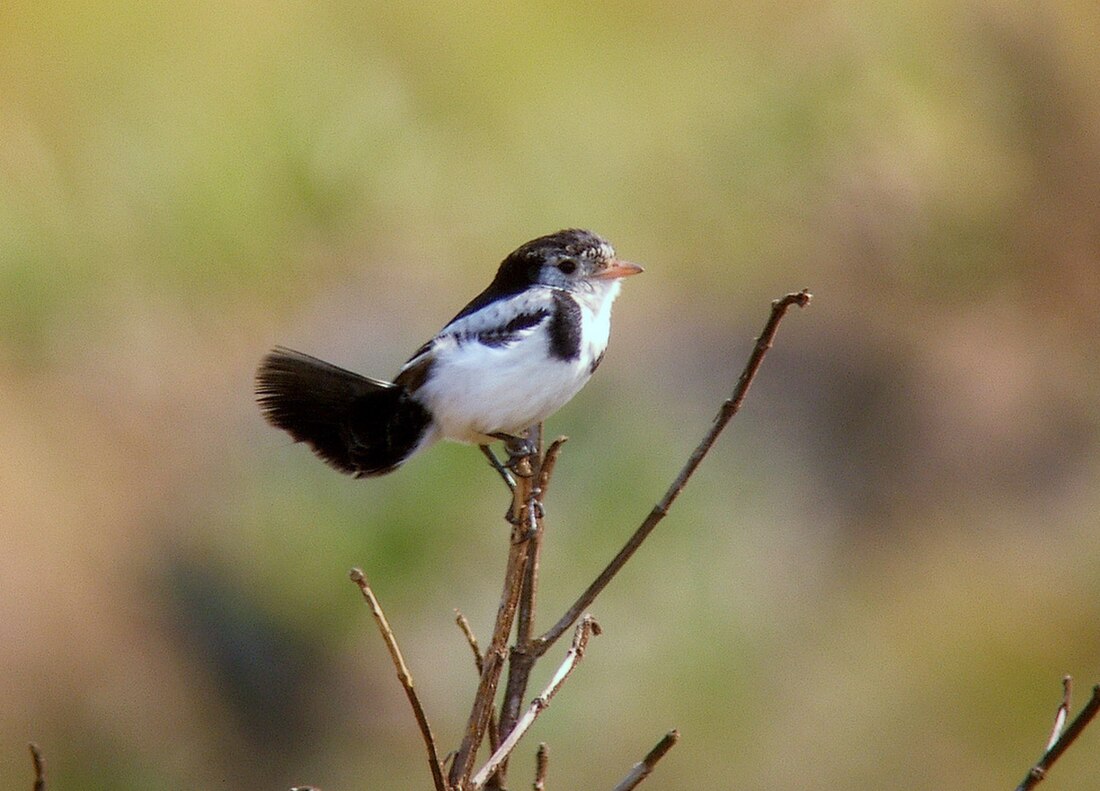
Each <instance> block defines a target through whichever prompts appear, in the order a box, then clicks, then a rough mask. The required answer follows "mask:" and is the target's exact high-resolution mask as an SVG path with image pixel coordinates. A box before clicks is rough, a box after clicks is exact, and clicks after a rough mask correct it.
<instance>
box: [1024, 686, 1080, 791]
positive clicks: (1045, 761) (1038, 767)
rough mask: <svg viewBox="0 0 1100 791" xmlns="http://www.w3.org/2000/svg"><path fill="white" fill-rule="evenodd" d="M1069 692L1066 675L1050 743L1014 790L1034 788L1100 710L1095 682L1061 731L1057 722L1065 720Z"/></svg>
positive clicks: (1026, 790)
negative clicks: (1090, 692) (1072, 718)
mask: <svg viewBox="0 0 1100 791" xmlns="http://www.w3.org/2000/svg"><path fill="white" fill-rule="evenodd" d="M1069 693H1070V681H1069V676H1066V677H1065V678H1063V679H1062V703H1061V704H1060V705H1059V706H1058V712H1057V714H1055V717H1054V731H1053V733H1052V735H1051V743H1050V744H1049V745H1048V747H1047V750H1046V752H1045V753H1043V757H1042V758H1040V759H1039V762H1038V763H1037V764H1035V766H1033V767H1031V769H1029V770H1028V772H1027V776H1026V777H1025V778H1024V779H1023V780H1022V781H1021V782H1020V785H1018V786H1017V787H1016V791H1030V789H1032V788H1035V786H1037V785H1038V784H1039V783H1040V781H1042V780H1043V779H1044V778H1046V775H1047V772H1049V771H1050V767H1052V766H1054V763H1055V762H1056V761H1057V760H1058V759H1059V758H1061V757H1062V753H1064V752H1065V751H1066V750H1068V749H1069V748H1070V746H1071V745H1072V744H1073V743H1074V742H1075V741H1077V737H1078V736H1080V735H1081V732H1082V731H1083V730H1085V728H1087V727H1088V725H1089V723H1090V722H1092V720H1093V718H1094V717H1095V716H1096V714H1097V712H1100V684H1097V685H1095V686H1094V687H1093V688H1092V697H1091V698H1089V702H1088V703H1086V704H1085V707H1084V708H1083V709H1081V711H1080V712H1078V714H1077V716H1076V717H1075V718H1074V720H1073V722H1071V723H1070V724H1069V727H1068V728H1066V729H1065V730H1064V731H1063V730H1062V729H1061V727H1060V726H1059V723H1064V722H1065V720H1066V716H1067V714H1068V712H1069Z"/></svg>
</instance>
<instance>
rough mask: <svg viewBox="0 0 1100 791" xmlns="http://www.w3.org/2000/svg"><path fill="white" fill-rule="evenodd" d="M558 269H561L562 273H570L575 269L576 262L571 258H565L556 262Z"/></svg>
mask: <svg viewBox="0 0 1100 791" xmlns="http://www.w3.org/2000/svg"><path fill="white" fill-rule="evenodd" d="M558 269H560V270H561V272H562V274H565V275H571V274H573V273H574V272H576V271H577V262H576V261H574V260H573V259H572V258H566V259H565V260H564V261H562V262H560V263H559V264H558Z"/></svg>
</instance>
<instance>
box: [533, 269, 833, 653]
mask: <svg viewBox="0 0 1100 791" xmlns="http://www.w3.org/2000/svg"><path fill="white" fill-rule="evenodd" d="M811 296H812V295H811V294H810V292H809V291H806V290H802V291H799V292H798V293H793V294H787V295H786V296H785V297H782V298H781V299H777V300H775V301H774V302H772V311H771V315H770V316H769V317H768V321H767V323H766V324H765V325H764V329H763V331H762V332H761V333H760V337H759V338H757V339H756V345H755V346H754V347H753V350H752V354H751V355H750V356H749V361H748V363H746V364H745V369H744V370H743V371H742V372H741V376H740V378H739V379H738V380H737V385H736V386H735V387H734V389H733V393H732V394H731V395H730V397H729V398H728V399H727V400H726V401H725V402H724V403H723V404H722V407H721V409H720V410H719V411H718V414H717V415H716V416H715V418H714V424H713V425H712V426H711V427H710V430H709V431H708V432H707V433H706V435H705V436H704V437H703V439H702V441H700V443H699V445H698V446H697V447H696V448H695V450H694V451H693V452H692V454H691V456H690V457H689V458H688V460H687V462H686V463H685V464H684V466H683V469H681V470H680V474H679V475H677V476H676V480H674V481H673V482H672V485H671V486H669V488H668V491H666V492H665V496H664V497H662V498H661V501H660V502H659V503H657V505H655V506H653V510H652V511H650V512H649V516H647V517H646V518H645V521H643V522H642V524H641V525H639V526H638V529H637V530H635V531H634V534H633V535H632V536H631V537H630V538H629V539H628V540H627V542H626V544H625V545H624V546H623V548H622V549H620V550H619V554H617V555H616V556H615V557H614V558H613V559H612V560H611V562H610V563H608V564H607V567H606V568H604V570H603V571H601V572H600V575H599V576H598V577H596V579H595V581H594V582H593V583H592V584H591V585H589V586H588V588H587V589H586V590H585V591H584V593H582V594H581V595H580V597H579V598H578V599H577V600H576V601H575V602H574V603H573V605H572V606H571V607H570V608H569V609H568V610H567V611H566V613H565V615H563V616H562V617H561V618H560V619H559V620H558V622H557V623H556V624H554V625H553V626H552V627H550V629H548V630H547V631H546V632H545V633H544V634H543V635H542V636H541V637H538V638H535V639H534V640H533V641H532V642H531V650H532V652H533V653H534V655H535V656H536V657H539V656H542V655H543V654H544V653H546V651H547V650H548V649H549V648H550V646H552V645H553V644H554V643H555V642H556V641H557V640H558V638H560V637H561V636H562V634H564V633H565V631H566V630H567V629H569V627H570V626H572V625H573V623H574V622H575V621H576V620H577V618H579V617H580V616H581V613H583V612H584V611H585V610H587V609H588V608H589V606H591V604H592V602H593V601H594V600H595V598H596V597H597V596H599V595H600V592H601V591H603V589H604V588H606V587H607V584H608V583H609V582H611V580H612V579H613V578H614V577H615V575H616V574H618V573H619V570H620V569H622V567H623V566H624V565H625V564H626V562H627V561H628V560H630V558H631V556H632V555H633V554H634V553H635V552H636V551H637V549H638V547H640V546H641V545H642V542H643V541H645V540H646V538H648V536H649V534H650V533H652V532H653V528H655V527H656V526H657V525H658V524H659V523H660V521H661V520H662V519H664V518H665V516H666V515H667V514H668V510H669V508H670V507H671V506H672V503H673V502H674V501H675V500H676V498H677V497H679V495H680V492H682V491H683V489H684V486H686V485H687V482H688V480H689V479H690V478H691V476H692V474H693V473H694V472H695V470H696V468H697V467H698V466H699V464H700V463H701V462H702V461H703V459H704V457H706V455H707V453H708V452H709V451H710V449H711V447H712V446H713V445H714V442H715V440H717V439H718V435H719V434H721V433H722V429H724V428H725V427H726V424H728V423H729V422H730V420H731V419H732V418H733V416H734V415H736V414H737V411H738V410H739V409H740V408H741V403H742V402H743V401H744V400H745V395H746V394H747V393H748V391H749V386H750V385H751V384H752V380H753V378H754V377H755V376H756V372H757V371H758V370H759V369H760V364H761V363H762V362H763V361H764V355H765V354H767V352H768V349H770V348H771V345H772V341H773V340H774V338H775V333H776V331H777V330H778V329H779V322H780V321H782V319H783V316H784V315H786V313H787V309H788V308H790V307H791V305H798V306H799V307H805V306H806V305H807V304H809V302H810V299H811Z"/></svg>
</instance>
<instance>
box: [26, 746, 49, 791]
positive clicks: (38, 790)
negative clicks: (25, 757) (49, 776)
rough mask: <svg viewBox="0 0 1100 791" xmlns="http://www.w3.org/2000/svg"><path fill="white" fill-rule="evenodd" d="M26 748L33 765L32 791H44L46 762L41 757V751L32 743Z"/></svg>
mask: <svg viewBox="0 0 1100 791" xmlns="http://www.w3.org/2000/svg"><path fill="white" fill-rule="evenodd" d="M27 746H28V747H29V748H30V750H31V762H32V763H33V764H34V791H46V761H45V759H44V758H43V757H42V751H41V750H40V749H38V745H37V744H35V743H34V742H31V743H30V744H29V745H27Z"/></svg>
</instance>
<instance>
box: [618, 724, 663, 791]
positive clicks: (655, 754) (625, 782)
mask: <svg viewBox="0 0 1100 791" xmlns="http://www.w3.org/2000/svg"><path fill="white" fill-rule="evenodd" d="M679 740H680V732H679V731H676V730H672V731H669V732H668V733H666V734H665V736H664V738H663V739H661V741H659V742H657V745H656V746H655V747H654V748H653V749H652V750H650V751H649V752H648V753H646V757H645V758H643V759H642V760H641V761H639V762H638V763H636V764H634V767H633V768H632V769H631V770H630V773H629V774H628V775H627V776H626V777H624V778H623V779H622V782H620V783H619V784H618V785H617V786H615V788H614V789H612V791H631V789H632V788H636V787H637V786H638V784H639V783H641V782H642V781H643V780H645V779H646V778H647V777H649V773H650V772H652V771H653V767H654V766H656V765H657V762H658V761H660V760H661V759H662V758H664V757H665V753H667V752H668V751H669V750H671V749H672V746H673V745H674V744H676V742H677V741H679Z"/></svg>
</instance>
